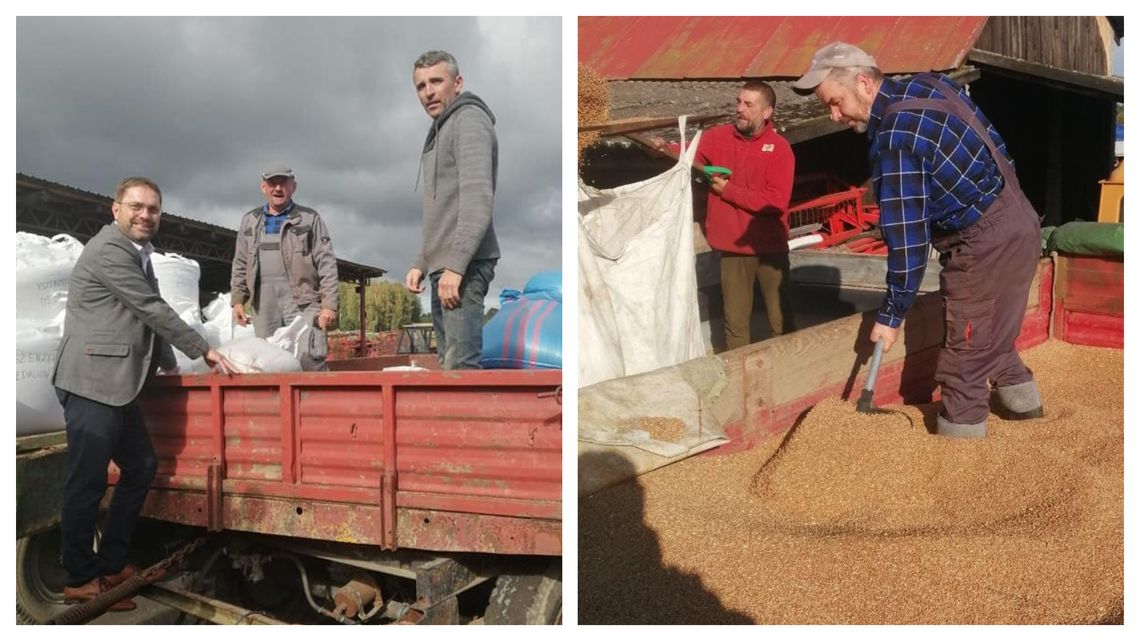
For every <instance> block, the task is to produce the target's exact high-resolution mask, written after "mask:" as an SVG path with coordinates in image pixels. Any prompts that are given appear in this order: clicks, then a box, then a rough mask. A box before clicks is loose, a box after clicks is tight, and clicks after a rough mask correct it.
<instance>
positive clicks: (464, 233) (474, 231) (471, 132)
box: [442, 107, 495, 275]
mask: <svg viewBox="0 0 1140 641" xmlns="http://www.w3.org/2000/svg"><path fill="white" fill-rule="evenodd" d="M452 125H453V126H454V127H455V132H456V136H455V162H456V166H457V170H458V174H459V215H458V220H457V222H456V225H455V232H454V234H453V235H452V238H451V243H450V247H449V248H448V251H447V254H446V255H444V256H443V261H442V262H443V266H444V267H445V268H447V269H450V270H451V271H453V272H455V273H457V274H460V275H462V274H463V273H464V272H466V271H467V264H468V263H470V262H471V257H472V256H474V255H475V251H476V250H477V249H479V244H480V243H482V242H483V237H484V236H485V235H486V234H487V229H488V228H489V227H490V226H491V210H492V206H493V204H494V197H495V188H494V182H493V180H494V172H493V168H492V162H491V154H492V149H493V146H494V139H495V130H494V127H493V125H492V124H491V119H490V118H489V117H488V116H487V114H486V113H484V112H483V110H481V109H477V108H474V107H468V108H465V109H462V110H460V111H458V112H456V114H455V115H454V116H452Z"/></svg>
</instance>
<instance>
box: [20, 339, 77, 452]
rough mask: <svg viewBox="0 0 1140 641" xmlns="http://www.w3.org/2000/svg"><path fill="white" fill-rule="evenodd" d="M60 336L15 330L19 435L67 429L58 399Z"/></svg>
mask: <svg viewBox="0 0 1140 641" xmlns="http://www.w3.org/2000/svg"><path fill="white" fill-rule="evenodd" d="M60 340H61V338H60V337H59V336H56V335H53V334H49V333H46V332H41V331H39V330H36V329H31V328H24V329H17V330H16V435H17V436H23V435H26V434H42V433H44V432H54V431H56V430H62V429H65V428H66V427H67V424H66V423H65V422H64V420H63V406H61V405H60V404H59V399H58V398H56V395H55V386H54V385H52V384H51V376H52V373H53V372H54V371H55V358H56V352H57V351H58V350H59V342H60Z"/></svg>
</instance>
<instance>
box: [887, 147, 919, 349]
mask: <svg viewBox="0 0 1140 641" xmlns="http://www.w3.org/2000/svg"><path fill="white" fill-rule="evenodd" d="M879 162H880V165H879V166H880V175H881V178H880V180H879V184H878V185H877V186H876V189H875V193H876V194H878V200H879V229H880V230H881V231H882V234H883V240H884V241H886V243H887V250H888V251H887V294H886V296H885V297H884V298H883V304H882V305H881V306H880V307H879V313H878V315H877V317H876V321H877V322H878V323H879V324H881V325H885V326H887V327H890V328H897V327H898V326H899V325H900V324H901V323H902V320H903V316H904V315H905V314H906V312H907V310H908V309H910V306H911V305H912V304H914V298H915V296H916V295H917V293H918V287H919V285H921V284H922V277H923V274H925V273H926V259H927V255H928V254H929V252H930V221H929V220H928V219H927V211H926V207H927V200H926V197H925V194H926V193H928V190H927V189H926V180H927V176H926V174H925V173H924V171H923V169H922V163H921V162H919V160H918V159H917V158H915V157H914V155H913V154H911V153H910V152H908V151H902V150H895V149H884V150H883V151H882V152H881V153H880V154H879Z"/></svg>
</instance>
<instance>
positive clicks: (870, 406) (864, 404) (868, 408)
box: [855, 339, 883, 414]
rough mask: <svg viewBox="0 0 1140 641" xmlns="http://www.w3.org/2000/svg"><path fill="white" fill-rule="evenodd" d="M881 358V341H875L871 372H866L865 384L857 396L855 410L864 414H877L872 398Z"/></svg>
mask: <svg viewBox="0 0 1140 641" xmlns="http://www.w3.org/2000/svg"><path fill="white" fill-rule="evenodd" d="M882 358H883V340H882V339H879V340H877V341H875V353H874V354H873V355H872V356H871V371H869V372H867V382H866V383H864V384H863V393H862V394H860V395H859V402H858V403H856V404H855V409H856V410H858V411H860V412H862V413H864V414H875V413H877V412H879V411H880V410H878V409H877V408H876V407H875V403H874V401H873V400H872V398H871V397H872V396H874V395H875V376H877V375H878V373H879V361H880V360H882Z"/></svg>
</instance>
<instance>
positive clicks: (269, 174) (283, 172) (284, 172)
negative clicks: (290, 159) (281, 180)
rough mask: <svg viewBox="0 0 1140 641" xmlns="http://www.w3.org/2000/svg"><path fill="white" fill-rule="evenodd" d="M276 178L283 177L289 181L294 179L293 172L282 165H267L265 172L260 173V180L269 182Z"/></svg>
mask: <svg viewBox="0 0 1140 641" xmlns="http://www.w3.org/2000/svg"><path fill="white" fill-rule="evenodd" d="M278 176H284V177H286V178H289V179H293V178H295V177H294V176H293V170H292V169H290V168H289V167H287V166H285V165H284V164H282V163H274V164H272V165H269V166H268V167H266V168H265V171H263V172H261V179H262V180H269V179H270V178H276V177H278Z"/></svg>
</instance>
